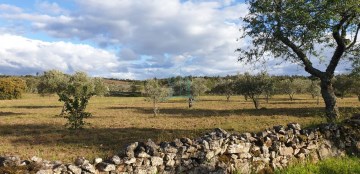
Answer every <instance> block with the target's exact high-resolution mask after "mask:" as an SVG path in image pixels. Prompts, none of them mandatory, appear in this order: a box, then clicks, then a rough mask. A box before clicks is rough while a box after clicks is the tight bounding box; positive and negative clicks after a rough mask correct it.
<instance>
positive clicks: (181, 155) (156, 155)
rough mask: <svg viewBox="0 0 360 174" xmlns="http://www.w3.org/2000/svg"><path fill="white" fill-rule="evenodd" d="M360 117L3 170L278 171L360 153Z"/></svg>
mask: <svg viewBox="0 0 360 174" xmlns="http://www.w3.org/2000/svg"><path fill="white" fill-rule="evenodd" d="M359 140H360V116H354V117H352V118H351V119H348V120H345V121H344V122H343V123H341V124H323V125H319V126H317V127H314V128H308V129H301V127H300V125H299V124H297V123H291V124H288V125H287V126H286V127H284V126H274V127H273V128H272V129H268V130H265V131H262V132H259V133H243V134H236V133H233V134H231V133H228V132H226V131H225V130H223V129H219V128H217V129H215V130H214V131H213V132H210V133H207V134H206V135H204V136H202V137H199V138H196V139H189V138H180V139H175V140H174V141H172V142H162V143H160V144H156V143H154V142H153V141H151V140H148V141H147V142H135V143H132V144H130V145H129V146H128V147H127V148H126V153H125V154H123V155H119V156H117V155H115V156H113V157H112V158H110V159H106V160H103V159H101V158H96V159H94V161H91V162H90V161H88V160H86V159H84V158H81V157H79V158H77V159H76V160H75V162H74V163H73V164H63V163H61V162H59V161H46V160H42V159H41V158H38V157H33V158H31V159H30V160H20V158H18V157H16V156H5V157H1V158H0V166H2V167H0V171H2V172H3V173H6V171H8V172H9V171H10V170H11V168H18V169H19V168H21V169H22V170H25V171H27V172H28V173H37V174H53V173H54V174H93V173H100V174H105V173H106V174H109V173H111V174H113V173H114V174H115V173H116V174H122V173H141V174H146V173H149V174H155V173H194V174H195V173H196V174H198V173H213V174H221V173H254V172H255V173H272V172H273V171H274V170H276V169H282V168H284V167H286V166H288V165H289V164H290V163H292V162H294V161H304V160H305V159H308V160H310V161H312V162H317V161H318V160H322V159H325V158H328V157H334V156H344V155H345V154H346V153H348V154H349V153H350V154H351V153H352V154H354V155H359V154H360V141H359Z"/></svg>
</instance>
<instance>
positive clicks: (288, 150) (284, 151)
mask: <svg viewBox="0 0 360 174" xmlns="http://www.w3.org/2000/svg"><path fill="white" fill-rule="evenodd" d="M279 153H280V155H283V156H291V155H293V153H294V149H293V148H292V147H280V149H279Z"/></svg>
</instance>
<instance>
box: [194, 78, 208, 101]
mask: <svg viewBox="0 0 360 174" xmlns="http://www.w3.org/2000/svg"><path fill="white" fill-rule="evenodd" d="M207 90H208V88H207V86H206V80H205V79H203V78H195V79H193V80H192V82H191V93H192V95H193V96H197V97H198V96H200V95H202V94H204V93H205V92H206V91H207Z"/></svg>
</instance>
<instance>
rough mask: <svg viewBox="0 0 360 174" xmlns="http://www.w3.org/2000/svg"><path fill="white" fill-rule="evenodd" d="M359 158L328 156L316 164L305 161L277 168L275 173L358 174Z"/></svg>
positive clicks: (359, 170)
mask: <svg viewBox="0 0 360 174" xmlns="http://www.w3.org/2000/svg"><path fill="white" fill-rule="evenodd" d="M359 164H360V158H358V157H344V158H330V159H327V160H324V161H319V162H318V163H316V164H312V163H305V164H296V165H293V166H290V167H288V168H286V169H284V170H278V171H276V172H275V173H277V174H316V173H319V174H358V173H360V165H359Z"/></svg>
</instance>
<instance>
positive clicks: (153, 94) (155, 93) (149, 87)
mask: <svg viewBox="0 0 360 174" xmlns="http://www.w3.org/2000/svg"><path fill="white" fill-rule="evenodd" d="M169 93H170V90H169V88H165V87H163V86H161V85H160V83H159V81H158V80H156V79H150V80H147V81H146V83H145V95H146V97H147V100H148V101H150V102H152V103H153V112H154V116H157V115H158V114H159V108H158V103H159V102H161V101H163V100H164V99H165V98H166V97H167V96H169Z"/></svg>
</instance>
